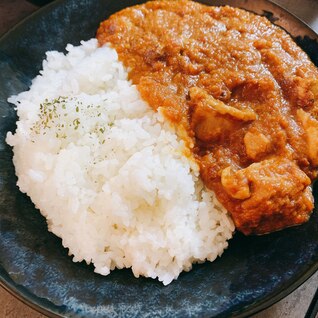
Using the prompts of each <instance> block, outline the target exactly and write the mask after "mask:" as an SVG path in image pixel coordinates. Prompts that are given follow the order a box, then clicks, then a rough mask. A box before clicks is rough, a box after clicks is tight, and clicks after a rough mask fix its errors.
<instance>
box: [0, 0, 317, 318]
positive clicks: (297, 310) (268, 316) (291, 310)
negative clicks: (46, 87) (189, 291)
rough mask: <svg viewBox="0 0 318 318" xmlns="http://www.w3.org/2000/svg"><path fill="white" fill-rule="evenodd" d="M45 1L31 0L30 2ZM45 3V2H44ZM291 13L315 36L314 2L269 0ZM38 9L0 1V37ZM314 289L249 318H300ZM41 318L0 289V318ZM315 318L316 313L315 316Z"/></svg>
mask: <svg viewBox="0 0 318 318" xmlns="http://www.w3.org/2000/svg"><path fill="white" fill-rule="evenodd" d="M41 1H42V2H45V0H33V3H39V2H41ZM48 1H49V0H46V2H48ZM272 1H273V2H275V3H277V4H279V5H281V6H282V7H284V8H286V9H288V10H289V11H290V12H292V13H294V14H295V15H296V16H297V17H299V18H300V19H302V20H303V21H305V22H306V23H307V24H308V25H310V26H311V27H312V28H313V29H314V30H315V31H316V32H317V33H318V0H302V1H298V0H272ZM38 8H39V6H37V5H36V4H31V3H30V2H28V1H26V0H0V36H1V35H2V34H4V33H5V32H6V31H8V30H9V29H10V28H11V27H12V26H14V25H15V24H16V23H17V22H19V21H21V20H22V19H23V18H24V17H26V16H28V15H30V14H31V13H32V12H34V11H36V10H37V9H38ZM317 287H318V272H317V273H316V274H315V275H313V276H312V277H311V278H310V279H309V280H308V281H307V282H305V283H304V284H303V285H302V286H300V287H299V288H298V289H296V290H295V291H294V292H293V293H291V294H290V295H289V296H287V297H285V298H284V299H282V300H281V301H279V302H278V303H276V304H275V305H273V306H271V307H270V308H268V309H266V310H264V311H262V312H261V313H259V314H257V315H255V316H253V318H302V317H305V314H306V311H307V309H308V306H309V304H310V302H311V300H312V298H313V295H314V293H315V290H316V289H317ZM20 317H23V318H44V317H45V316H43V315H42V314H40V313H37V312H36V311H34V310H33V309H31V308H30V307H28V306H27V305H25V304H23V303H22V302H21V301H19V300H17V299H16V298H14V297H13V296H12V295H10V294H9V293H8V292H7V291H5V290H4V289H3V288H0V318H20ZM316 317H317V318H318V314H317V316H316Z"/></svg>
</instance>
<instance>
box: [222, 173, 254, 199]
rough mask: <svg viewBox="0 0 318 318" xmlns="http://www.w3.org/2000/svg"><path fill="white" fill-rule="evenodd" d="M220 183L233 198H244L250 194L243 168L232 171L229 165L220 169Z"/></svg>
mask: <svg viewBox="0 0 318 318" xmlns="http://www.w3.org/2000/svg"><path fill="white" fill-rule="evenodd" d="M221 183H222V185H223V187H224V188H225V191H226V192H227V193H228V194H229V195H230V196H231V197H232V198H234V199H240V200H244V199H247V198H249V197H250V196H251V191H250V186H249V181H248V179H247V178H246V176H245V171H244V170H238V171H236V172H234V171H233V170H232V168H231V167H227V168H225V169H223V170H222V174H221Z"/></svg>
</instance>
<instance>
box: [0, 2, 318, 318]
mask: <svg viewBox="0 0 318 318" xmlns="http://www.w3.org/2000/svg"><path fill="white" fill-rule="evenodd" d="M141 2H142V1H127V0H124V1H110V0H109V1H107V0H99V1H95V0H68V1H56V2H54V3H52V4H51V5H49V6H47V7H45V8H43V9H42V10H40V11H39V12H37V13H36V14H34V15H33V16H31V17H30V18H28V19H27V20H26V21H24V22H23V23H21V24H20V25H18V26H17V27H16V28H14V29H13V30H12V31H11V32H10V33H8V34H7V35H6V36H5V37H3V38H2V39H1V40H0V277H1V282H2V285H3V286H4V287H5V288H7V289H8V290H10V291H11V292H12V293H13V294H15V295H16V296H17V297H19V298H20V299H22V300H24V301H25V302H27V303H28V304H30V305H31V306H33V307H35V308H37V309H38V310H40V311H42V312H43V313H46V314H48V315H50V316H52V317H53V316H56V315H60V316H67V317H117V316H120V317H131V316H134V317H153V316H156V317H189V316H192V317H197V316H198V317H227V316H230V315H231V316H237V317H241V316H247V315H249V314H251V313H254V312H256V311H258V310H260V309H263V308H265V307H267V306H269V305H270V304H272V303H274V302H275V301H277V300H279V299H280V298H282V297H284V296H286V295H287V294H288V293H289V292H291V291H292V290H293V289H295V288H296V287H298V286H299V285H300V284H301V283H302V282H304V281H305V280H306V279H307V278H308V277H310V275H312V274H313V273H314V272H315V271H316V270H317V268H318V234H317V233H318V214H317V212H316V211H315V212H314V214H313V215H312V217H311V219H310V221H309V222H308V223H307V224H305V225H303V226H300V227H295V228H290V229H287V230H284V231H281V232H277V233H274V234H271V235H267V236H261V237H244V236H243V235H240V234H236V235H235V237H234V239H233V240H232V241H230V247H229V249H228V250H227V251H226V252H225V253H224V255H223V256H222V258H220V259H218V260H216V261H215V262H214V263H205V264H202V265H195V266H194V268H193V270H192V271H191V272H189V273H183V274H181V275H180V277H179V279H178V280H177V281H174V282H172V283H171V284H170V285H169V286H167V287H164V286H163V285H162V284H161V283H159V282H157V281H156V280H151V279H145V278H140V279H136V278H134V277H133V275H132V273H131V272H130V271H129V270H121V271H117V270H116V271H114V272H112V273H111V274H110V275H109V276H107V277H103V276H100V275H97V274H94V272H93V268H92V266H86V265H85V264H82V263H80V264H78V263H72V261H71V258H70V257H68V256H67V250H66V249H63V248H62V245H61V240H60V239H58V238H57V237H55V236H54V235H53V234H51V233H49V232H48V231H47V227H46V222H45V220H44V218H43V217H42V216H41V215H40V214H39V213H38V212H37V211H36V210H35V208H34V206H33V204H32V203H31V202H30V200H29V198H28V197H26V196H25V195H23V194H21V193H20V192H19V190H18V189H17V187H16V185H15V183H16V177H15V174H14V167H13V164H12V161H11V160H12V151H11V149H10V147H8V146H7V145H6V144H5V141H4V139H5V135H6V132H7V131H8V130H11V131H13V130H14V129H15V121H16V115H15V111H14V110H13V108H12V105H10V104H8V103H7V101H6V100H7V97H8V96H10V95H12V94H16V93H18V92H20V91H22V90H26V89H27V88H28V86H29V85H30V83H31V79H32V78H33V77H34V76H35V75H36V74H37V73H38V71H39V70H40V68H41V61H42V60H43V58H44V57H45V52H46V51H47V50H52V49H55V50H63V49H64V48H65V45H66V44H67V43H72V44H75V45H77V44H79V41H80V40H87V39H89V38H91V37H93V36H94V34H95V31H96V29H97V27H98V24H99V22H100V21H102V20H103V19H105V18H107V17H108V16H109V15H110V14H111V13H113V12H115V11H117V10H119V9H121V8H123V7H126V6H129V5H133V4H137V3H141ZM221 2H222V4H224V3H225V2H226V1H212V0H211V1H204V3H208V4H220V3H221ZM227 2H228V3H231V4H232V5H235V6H239V7H243V8H246V9H248V10H251V11H255V12H257V13H260V14H263V13H265V14H266V15H267V16H268V17H270V18H271V19H274V20H276V23H278V24H280V25H282V26H283V27H284V28H285V29H287V30H288V31H289V32H290V33H291V34H292V35H293V36H300V37H299V38H298V40H299V43H302V44H305V45H306V46H305V47H304V48H305V49H307V50H308V53H312V55H311V57H312V59H313V60H314V61H315V62H316V63H317V55H315V52H318V50H317V42H315V41H312V40H310V38H311V39H317V37H316V35H315V33H314V32H313V31H311V30H310V29H309V28H308V27H306V26H305V25H304V24H302V23H301V22H300V21H298V20H297V19H296V18H294V17H293V16H291V15H289V14H288V13H286V12H285V11H283V10H282V9H280V8H279V7H277V6H275V5H273V4H271V3H269V2H267V1H263V0H259V1H255V0H249V1H248V0H242V1H236V0H234V1H227ZM264 11H265V12H264ZM304 36H309V37H308V38H304ZM316 54H317V53H316ZM315 59H316V60H315ZM316 65H317V64H316ZM317 193H318V191H315V189H314V194H315V198H317Z"/></svg>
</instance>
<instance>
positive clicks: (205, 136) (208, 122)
mask: <svg viewBox="0 0 318 318" xmlns="http://www.w3.org/2000/svg"><path fill="white" fill-rule="evenodd" d="M190 99H191V103H192V105H193V107H194V111H193V113H192V119H191V124H192V127H193V129H194V132H195V135H196V137H197V138H198V139H200V140H202V141H205V142H212V141H216V140H218V139H220V138H222V136H227V135H228V134H230V133H231V132H232V131H234V130H236V129H238V128H240V127H241V124H242V122H248V121H251V120H255V119H256V118H257V116H256V114H255V113H254V112H253V111H250V110H240V109H237V108H234V107H231V106H228V105H226V104H225V103H223V102H222V101H220V100H217V99H215V98H214V97H213V96H211V95H209V94H208V93H207V92H206V91H205V90H203V89H201V88H198V87H193V88H191V89H190Z"/></svg>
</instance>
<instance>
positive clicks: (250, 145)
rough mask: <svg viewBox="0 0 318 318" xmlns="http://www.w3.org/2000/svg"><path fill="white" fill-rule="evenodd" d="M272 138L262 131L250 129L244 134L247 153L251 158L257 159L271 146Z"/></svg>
mask: <svg viewBox="0 0 318 318" xmlns="http://www.w3.org/2000/svg"><path fill="white" fill-rule="evenodd" d="M270 144H271V142H270V140H269V139H268V138H267V137H266V136H265V135H264V134H262V133H260V132H257V131H256V132H251V131H248V132H247V133H246V134H245V136H244V145H245V150H246V154H247V156H248V157H249V158H251V159H254V160H255V159H257V158H258V157H259V156H260V155H263V154H265V153H266V152H267V151H268V150H269V148H270Z"/></svg>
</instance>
